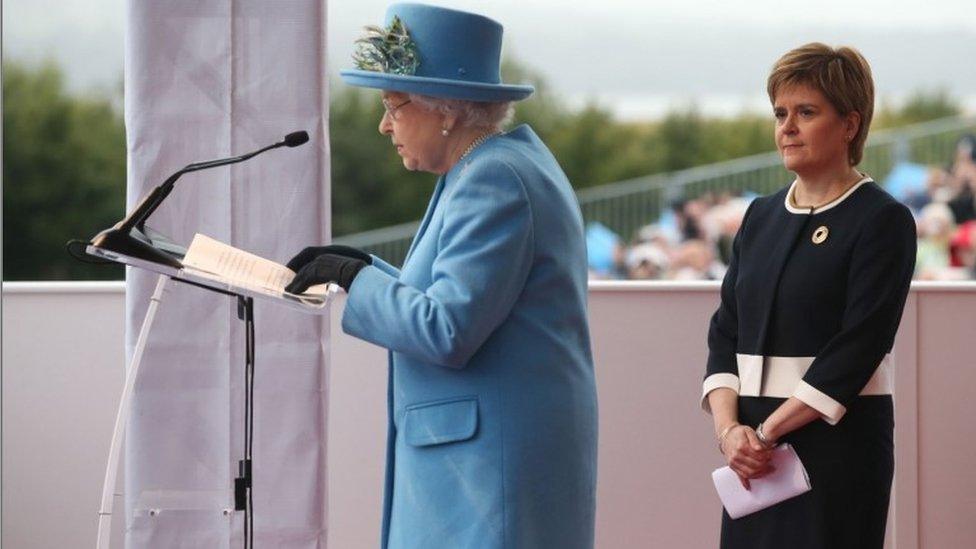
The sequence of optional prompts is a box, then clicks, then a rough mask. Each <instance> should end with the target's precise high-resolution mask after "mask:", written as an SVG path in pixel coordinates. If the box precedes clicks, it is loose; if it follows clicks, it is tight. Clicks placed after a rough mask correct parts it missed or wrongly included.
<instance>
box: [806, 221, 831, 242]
mask: <svg viewBox="0 0 976 549" xmlns="http://www.w3.org/2000/svg"><path fill="white" fill-rule="evenodd" d="M829 233H830V231H829V230H828V229H827V227H826V226H824V225H821V226H819V227H817V230H816V231H813V237H811V238H810V240H812V241H813V243H814V244H823V243H824V241H825V240H827V234H829Z"/></svg>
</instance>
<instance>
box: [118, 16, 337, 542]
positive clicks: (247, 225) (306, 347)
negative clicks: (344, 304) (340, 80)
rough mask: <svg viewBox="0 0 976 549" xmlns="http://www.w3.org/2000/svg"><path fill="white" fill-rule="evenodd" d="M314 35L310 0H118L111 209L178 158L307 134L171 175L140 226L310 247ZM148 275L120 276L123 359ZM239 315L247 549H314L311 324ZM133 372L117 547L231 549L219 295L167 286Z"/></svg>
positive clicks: (229, 433)
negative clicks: (117, 193)
mask: <svg viewBox="0 0 976 549" xmlns="http://www.w3.org/2000/svg"><path fill="white" fill-rule="evenodd" d="M325 36H326V3H325V0H274V1H268V0H174V1H168V2H147V1H142V0H130V1H129V2H128V26H127V30H126V61H125V69H126V71H125V90H126V95H125V101H126V103H125V107H126V108H125V119H126V129H127V146H128V167H129V171H128V207H129V208H130V209H131V208H132V207H134V205H135V204H136V203H137V201H138V200H139V199H140V198H141V197H142V196H143V195H144V194H145V193H147V192H148V191H149V189H151V188H152V187H153V186H155V185H157V184H159V183H160V182H162V181H163V179H165V178H166V177H167V176H168V175H169V174H170V173H172V172H173V171H175V170H177V169H179V168H181V167H183V166H184V165H186V164H189V163H190V162H195V161H200V160H208V159H214V158H221V157H226V156H232V155H237V154H242V153H245V152H249V151H251V150H254V149H257V148H259V147H262V146H264V145H267V144H271V143H274V142H277V141H280V140H281V139H282V138H283V136H284V135H285V134H287V133H289V132H291V131H296V130H307V131H308V133H309V135H310V136H311V141H310V143H308V144H306V145H304V146H302V147H299V148H294V149H289V148H281V149H277V150H274V151H270V152H267V153H265V154H263V155H261V156H258V157H256V158H253V159H252V160H249V161H247V162H245V163H243V164H237V165H235V166H232V167H221V168H215V169H211V170H206V171H202V172H196V173H192V174H188V175H185V176H183V177H182V178H181V179H180V181H179V182H178V183H177V184H176V188H175V190H174V192H173V193H172V194H171V195H170V197H169V199H168V200H167V202H166V203H164V205H163V206H162V207H160V209H159V210H158V211H157V212H156V213H155V214H154V215H153V216H152V217H151V218H150V220H149V222H148V225H149V226H151V227H153V228H155V229H157V230H159V231H161V232H163V233H164V234H167V235H168V236H170V237H171V238H173V239H174V240H175V241H177V242H180V243H183V244H189V242H190V240H191V239H192V237H193V234H194V233H197V232H200V233H204V234H207V235H210V236H213V237H214V238H217V239H219V240H222V241H224V242H228V243H231V244H233V245H234V246H236V247H239V248H242V249H245V250H249V251H252V252H254V253H257V254H258V255H261V256H264V257H267V258H270V259H274V260H277V261H279V262H285V261H287V260H288V259H289V258H290V257H291V256H292V255H293V254H294V253H296V252H297V251H298V250H299V249H300V248H301V247H302V246H304V245H307V244H312V243H325V242H327V241H328V239H329V236H330V234H329V227H330V215H329V212H330V202H329V196H330V191H329V152H328V151H329V142H328V85H327V84H328V81H327V72H326V51H325V43H326V40H325ZM154 282H155V277H154V276H152V275H149V274H146V273H144V272H139V271H136V270H132V269H130V270H129V272H128V273H127V292H126V300H127V307H126V326H127V334H126V348H127V352H128V353H129V354H130V356H131V352H132V346H133V345H134V343H135V338H136V336H137V332H138V328H139V325H140V323H141V322H142V318H143V315H144V314H145V311H146V307H147V302H148V298H149V295H150V292H151V290H152V287H153V284H154ZM255 313H256V314H255V323H256V331H257V360H256V383H255V385H256V390H255V400H256V407H255V412H254V418H255V441H254V488H253V490H254V492H253V493H254V517H255V541H256V545H257V546H258V547H279V548H293V547H294V548H306V547H309V548H312V547H314V548H319V547H324V546H325V540H326V531H325V528H326V508H325V506H326V471H325V465H326V464H325V459H326V448H325V444H326V385H327V372H328V370H327V357H328V353H327V346H328V340H327V338H328V333H329V332H328V324H327V317H324V316H323V317H318V316H312V315H305V314H303V313H299V312H295V311H292V310H288V309H284V308H280V307H276V306H275V305H273V304H271V303H268V302H262V301H257V302H256V303H255ZM142 368H143V369H142V372H141V374H140V382H139V384H138V385H137V387H136V392H135V399H134V403H133V408H132V416H131V419H130V422H129V427H128V439H127V441H126V453H125V488H124V495H125V506H124V507H125V514H124V518H125V522H126V532H125V538H126V546H127V547H130V548H144V547H153V548H171V547H206V548H221V547H241V546H242V545H243V542H242V538H241V536H242V525H243V513H242V512H231V513H230V514H229V515H227V514H225V509H233V506H234V504H233V479H234V477H235V476H236V473H237V461H238V460H239V459H241V458H242V457H243V455H244V447H243V446H244V442H243V425H244V417H243V383H244V378H243V375H244V331H243V323H242V322H241V321H240V320H238V318H237V313H236V303H235V302H234V300H233V299H232V298H230V297H226V296H221V295H217V294H213V293H209V292H206V291H204V290H201V289H199V288H194V287H190V286H186V285H182V284H179V283H172V284H170V285H169V287H168V289H167V293H166V295H165V296H164V298H163V300H162V304H161V306H160V308H159V314H158V316H157V318H156V323H155V325H154V327H153V331H152V333H151V335H150V339H149V343H148V346H147V348H146V355H145V358H144V362H143V366H142ZM151 510H156V512H153V513H150V511H151ZM116 520H123V519H122V517H117V519H116Z"/></svg>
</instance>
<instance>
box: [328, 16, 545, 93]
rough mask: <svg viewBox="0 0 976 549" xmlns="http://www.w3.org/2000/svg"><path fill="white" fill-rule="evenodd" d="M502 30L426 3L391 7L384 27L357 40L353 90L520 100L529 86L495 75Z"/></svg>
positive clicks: (350, 76) (348, 76) (347, 75)
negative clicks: (356, 88) (504, 80)
mask: <svg viewBox="0 0 976 549" xmlns="http://www.w3.org/2000/svg"><path fill="white" fill-rule="evenodd" d="M501 45H502V26H501V25H500V24H499V23H498V22H496V21H494V20H492V19H489V18H487V17H484V16H482V15H478V14H474V13H468V12H464V11H458V10H452V9H448V8H441V7H437V6H428V5H424V4H394V5H392V6H390V7H389V8H388V9H387V12H386V24H385V26H383V27H379V26H368V27H366V34H365V35H364V36H363V37H362V38H360V39H359V40H357V41H356V51H355V53H354V54H353V62H354V64H355V67H356V68H355V69H350V70H343V71H340V73H339V74H340V75H341V76H342V78H343V80H344V81H345V82H346V83H347V84H350V85H352V86H359V87H366V88H378V89H382V90H391V91H398V92H403V93H416V94H421V95H428V96H431V97H443V98H450V99H466V100H469V101H518V100H521V99H525V98H526V97H528V96H529V95H531V94H532V92H533V91H535V90H534V88H533V87H532V86H528V85H514V84H504V83H502V82H501V76H500V73H499V67H500V60H501Z"/></svg>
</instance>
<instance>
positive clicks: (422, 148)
mask: <svg viewBox="0 0 976 549" xmlns="http://www.w3.org/2000/svg"><path fill="white" fill-rule="evenodd" d="M383 102H384V104H385V106H386V111H385V112H384V113H383V118H382V119H380V127H379V131H380V133H381V134H383V135H389V136H390V139H392V140H393V145H394V146H395V147H396V150H397V154H399V155H400V157H401V158H402V159H403V166H404V167H405V168H407V169H408V170H423V171H425V172H431V173H436V174H444V173H447V171H448V170H449V169H450V165H449V158H448V157H449V154H448V152H449V149H450V145H451V143H452V140H450V139H449V138H448V137H445V136H444V135H443V134H442V133H441V132H442V130H444V129H445V128H447V129H450V128H452V127H453V125H454V120H453V119H451V117H449V116H447V115H444V114H441V113H438V112H436V111H434V112H432V111H428V110H427V109H425V108H424V107H423V106H421V105H419V104H416V103H414V102H412V101H410V96H409V95H407V94H405V93H399V92H391V91H385V92H383ZM391 112H392V114H391Z"/></svg>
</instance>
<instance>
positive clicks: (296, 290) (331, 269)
mask: <svg viewBox="0 0 976 549" xmlns="http://www.w3.org/2000/svg"><path fill="white" fill-rule="evenodd" d="M364 267H366V262H365V261H363V260H361V259H354V258H351V257H345V256H341V255H336V254H322V255H320V256H318V257H316V258H315V259H313V260H311V261H309V262H308V263H307V264H306V265H305V266H304V267H302V268H301V269H299V270H298V272H297V273H295V278H294V280H292V281H291V283H290V284H288V286H285V291H286V292H288V293H292V294H300V293H303V292H304V291H305V290H307V289H308V287H309V286H314V285H316V284H322V283H324V282H335V283H337V284H338V285H340V286H342V289H343V290H345V291H347V292H348V291H349V287H350V286H352V281H353V280H355V279H356V275H358V274H359V271H361V270H363V268H364Z"/></svg>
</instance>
